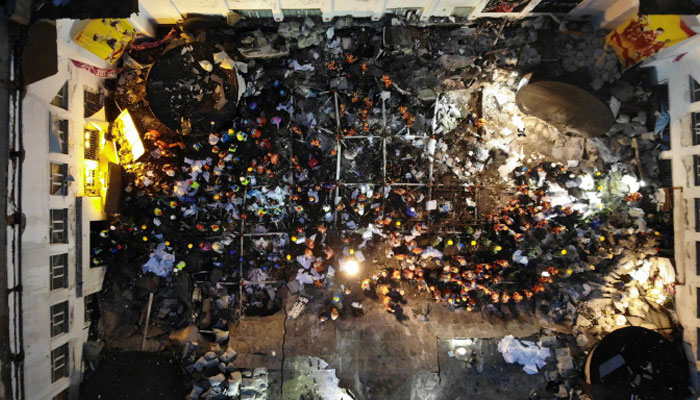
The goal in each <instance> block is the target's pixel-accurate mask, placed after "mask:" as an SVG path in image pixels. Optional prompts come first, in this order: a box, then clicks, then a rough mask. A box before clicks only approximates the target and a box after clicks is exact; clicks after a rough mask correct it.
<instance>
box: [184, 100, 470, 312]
mask: <svg viewBox="0 0 700 400" xmlns="http://www.w3.org/2000/svg"><path fill="white" fill-rule="evenodd" d="M439 101H440V99H438V100H436V102H435V105H434V112H433V119H432V125H431V131H432V132H435V130H436V126H437V111H438V107H439ZM334 105H335V125H336V126H335V132H332V131H330V130H329V129H325V128H322V127H319V129H320V130H322V131H324V132H326V133H328V134H332V135H333V136H335V150H336V154H335V157H336V167H335V181H336V182H337V185H336V186H335V188H334V189H333V191H334V192H333V193H334V196H335V199H338V198H340V196H341V193H340V191H341V188H353V187H359V186H361V185H367V186H374V187H382V186H384V185H386V184H390V185H391V186H392V187H404V188H406V189H407V190H423V191H426V192H427V195H426V196H425V199H426V201H431V200H433V199H441V198H442V199H447V198H448V197H449V201H450V202H453V203H456V204H460V202H459V199H460V198H462V199H463V198H464V196H466V194H465V190H464V189H465V185H463V184H442V183H435V182H434V180H435V179H434V178H435V177H434V176H433V175H434V157H429V158H428V160H429V162H428V177H427V181H426V182H391V183H388V182H387V143H388V141H389V140H390V139H391V138H392V137H394V138H401V139H423V140H426V141H427V140H430V139H431V136H429V135H411V131H410V128H407V129H405V130H406V134H404V135H401V136H399V134H402V133H403V132H404V130H402V131H400V132H398V133H396V134H393V135H392V134H389V133H387V118H386V100H385V99H382V130H381V134H380V135H365V136H361V135H360V136H357V135H353V136H344V135H343V134H342V132H343V130H342V126H341V119H340V113H339V106H338V94H337V93H335V94H334ZM287 139H288V140H289V157H290V160H291V157H293V156H294V149H293V143H294V140H292V137H291V135H290V136H288V137H287ZM375 139H378V140H380V141H381V142H380V144H379V145H380V146H381V153H382V160H381V170H382V171H381V172H382V173H381V175H380V179H378V180H375V181H370V182H343V180H342V167H341V164H342V155H343V148H344V147H346V143H347V142H348V141H353V140H375ZM288 174H289V175H288V179H289V183H290V184H294V173H293V171H291V170H290V171H289V172H288ZM265 186H266V185H255V186H247V187H246V189H245V191H244V197H243V204H244V207H245V205H246V204H247V200H248V198H249V197H248V192H249V190H250V189H258V188H261V187H265ZM460 193H462V194H463V195H460ZM472 196H473V199H474V201H476V199H477V196H476V193H472ZM385 201H386V199H383V200H382V206H381V216H382V217H383V216H384V209H385ZM465 210H466V209H465V208H463V207H462V208H459V209H457V207H455V208H454V210H453V212H452V213H451V214H450V216H449V217H448V219H449V220H450V221H451V222H452V223H449V224H441V225H440V226H435V228H436V230H435V231H434V232H435V233H441V234H445V235H447V234H449V235H461V234H463V232H462V231H461V230H460V226H458V223H459V222H463V223H472V224H478V223H479V222H478V207H477V211H475V212H473V213H470V212H468V211H465ZM424 215H425V217H424V218H422V219H420V220H421V221H422V222H425V223H426V224H427V225H428V228H429V229H431V228H433V221H432V220H431V217H430V212H426V213H425V214H424ZM462 219H464V220H463V221H461V220H462ZM338 220H339V218H338V210H337V208H336V209H335V215H334V219H333V224H334V227H335V229H336V232H340V233H345V232H348V230H346V229H339V226H338ZM248 225H251V224H246V220H245V219H243V218H241V220H240V225H239V230H238V233H237V234H236V235H234V238H235V239H237V240H238V241H239V243H238V244H239V249H238V250H239V254H240V257H239V261H238V272H239V278H240V280H239V282H219V284H220V285H222V286H234V285H238V288H239V290H238V296H239V297H238V316H239V318H243V317H244V308H243V301H242V300H243V291H244V289H245V288H246V287H248V286H251V285H261V284H272V285H277V284H280V283H283V282H285V280H280V279H276V280H267V281H247V280H245V279H244V267H245V265H244V264H245V262H244V256H245V255H246V239H251V240H252V239H255V238H260V237H273V236H276V237H280V236H284V235H288V236H289V235H290V233H289V231H272V232H254V231H252V229H250V228H249V227H248ZM291 262H292V263H293V262H295V261H294V260H292V261H291ZM283 270H284V271H286V268H283ZM283 274H284V275H285V276H283V279H286V278H287V277H286V273H283ZM196 282H197V283H203V281H196Z"/></svg>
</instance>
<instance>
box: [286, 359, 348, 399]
mask: <svg viewBox="0 0 700 400" xmlns="http://www.w3.org/2000/svg"><path fill="white" fill-rule="evenodd" d="M288 363H289V365H291V366H292V367H290V368H289V372H288V374H289V375H287V374H285V378H286V379H285V381H284V386H283V389H282V390H283V393H282V398H285V399H303V398H306V395H308V394H310V393H314V394H316V395H317V396H318V397H315V396H314V397H313V398H319V399H333V400H350V399H354V398H355V397H354V396H352V395H351V394H350V393H349V391H348V390H347V389H344V388H341V387H340V379H338V377H337V376H336V371H335V369H332V368H331V367H330V366H329V365H328V363H327V362H325V361H324V360H322V359H320V358H318V357H294V358H293V359H291V360H289V361H288Z"/></svg>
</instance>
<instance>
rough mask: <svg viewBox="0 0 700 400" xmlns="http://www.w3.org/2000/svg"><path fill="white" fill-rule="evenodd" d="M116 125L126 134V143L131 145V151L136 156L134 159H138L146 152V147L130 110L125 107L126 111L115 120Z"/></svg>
mask: <svg viewBox="0 0 700 400" xmlns="http://www.w3.org/2000/svg"><path fill="white" fill-rule="evenodd" d="M115 127H116V129H117V130H119V131H121V134H122V135H124V139H125V141H126V144H127V145H128V146H129V151H130V152H131V155H132V156H133V158H134V161H136V160H138V159H139V157H141V156H142V155H144V153H146V149H145V148H144V147H143V142H142V141H141V136H140V135H139V131H138V130H137V129H136V125H135V124H134V120H133V119H132V118H131V114H129V110H127V109H124V111H122V112H121V114H119V116H118V117H117V119H116V120H115Z"/></svg>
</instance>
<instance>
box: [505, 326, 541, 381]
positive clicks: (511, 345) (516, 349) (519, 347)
mask: <svg viewBox="0 0 700 400" xmlns="http://www.w3.org/2000/svg"><path fill="white" fill-rule="evenodd" d="M498 351H499V352H500V353H502V354H503V359H504V360H505V361H506V362H507V363H508V364H513V363H518V364H520V365H523V371H525V372H526V373H527V374H530V375H533V374H536V373H537V372H538V369H539V368H542V367H544V366H545V365H546V364H547V362H546V361H545V360H546V359H547V358H548V357H549V355H550V352H549V348H547V347H540V346H538V345H537V344H535V343H533V342H528V341H523V340H518V339H516V338H514V337H513V335H508V336H506V337H504V338H503V339H501V341H500V342H499V343H498Z"/></svg>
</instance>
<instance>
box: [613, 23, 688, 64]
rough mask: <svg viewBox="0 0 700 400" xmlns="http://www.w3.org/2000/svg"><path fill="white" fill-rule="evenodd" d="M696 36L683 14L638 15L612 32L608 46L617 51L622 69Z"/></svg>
mask: <svg viewBox="0 0 700 400" xmlns="http://www.w3.org/2000/svg"><path fill="white" fill-rule="evenodd" d="M694 35H695V32H694V31H693V30H692V29H690V27H688V25H687V24H686V23H685V22H683V20H681V17H680V16H679V15H637V16H635V17H633V18H632V19H630V20H629V21H627V22H625V23H624V24H622V25H620V26H619V27H617V29H615V30H614V31H612V32H610V33H609V34H608V36H607V37H606V38H605V43H606V44H607V45H608V46H610V47H612V48H613V49H614V50H615V53H617V56H618V58H619V59H620V62H621V63H622V66H623V67H624V68H629V67H631V66H633V65H635V64H637V63H638V62H640V61H642V60H644V59H645V58H647V57H649V56H651V55H654V54H656V53H657V52H659V51H660V50H661V49H664V48H666V47H671V46H673V45H674V44H676V43H678V42H681V41H683V40H685V39H687V38H689V37H691V36H694Z"/></svg>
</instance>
